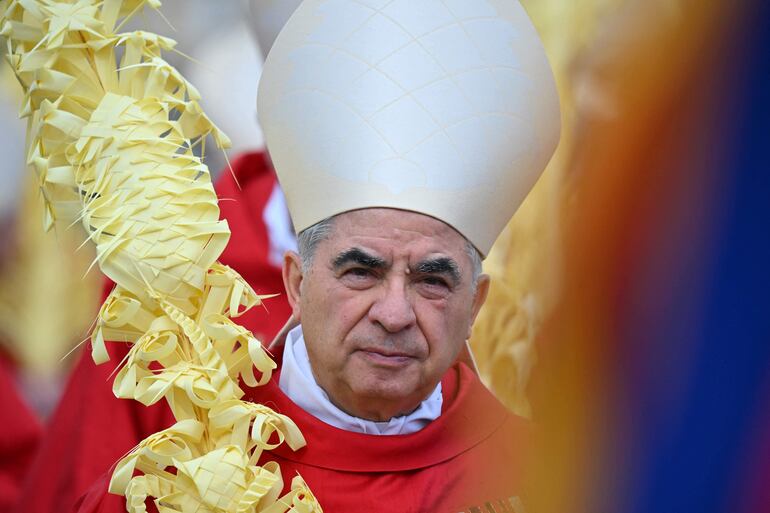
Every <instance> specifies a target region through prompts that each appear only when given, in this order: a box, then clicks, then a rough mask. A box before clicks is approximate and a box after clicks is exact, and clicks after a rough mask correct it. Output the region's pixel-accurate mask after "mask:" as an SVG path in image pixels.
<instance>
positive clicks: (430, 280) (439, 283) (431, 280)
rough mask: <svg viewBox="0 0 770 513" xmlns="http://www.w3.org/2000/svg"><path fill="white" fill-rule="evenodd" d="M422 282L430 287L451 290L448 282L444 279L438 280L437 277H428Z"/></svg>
mask: <svg viewBox="0 0 770 513" xmlns="http://www.w3.org/2000/svg"><path fill="white" fill-rule="evenodd" d="M422 282H423V283H424V284H426V285H428V286H430V287H442V288H449V285H448V284H447V282H446V281H445V280H444V279H442V278H437V277H435V276H427V277H425V278H424V279H423V280H422Z"/></svg>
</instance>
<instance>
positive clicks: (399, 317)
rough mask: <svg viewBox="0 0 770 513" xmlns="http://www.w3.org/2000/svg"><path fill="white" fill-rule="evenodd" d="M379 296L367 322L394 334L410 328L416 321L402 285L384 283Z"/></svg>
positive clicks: (370, 310)
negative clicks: (378, 325) (376, 324)
mask: <svg viewBox="0 0 770 513" xmlns="http://www.w3.org/2000/svg"><path fill="white" fill-rule="evenodd" d="M383 285H384V286H383V287H382V289H381V294H380V296H379V297H378V298H377V300H376V301H375V302H374V304H373V305H372V306H371V308H370V309H369V320H371V321H372V322H376V323H379V324H380V325H381V326H382V327H383V328H385V330H386V331H388V332H390V333H396V332H399V331H401V330H403V329H406V328H408V327H410V326H411V325H412V324H414V322H415V320H416V319H417V318H416V316H415V314H414V308H412V303H411V301H410V300H409V297H408V296H407V292H406V289H405V287H404V284H403V283H399V282H398V281H396V282H391V283H385V284H383Z"/></svg>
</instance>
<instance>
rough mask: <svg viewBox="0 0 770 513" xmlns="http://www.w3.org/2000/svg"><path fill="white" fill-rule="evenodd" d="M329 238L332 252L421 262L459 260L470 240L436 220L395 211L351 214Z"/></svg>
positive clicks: (335, 226)
mask: <svg viewBox="0 0 770 513" xmlns="http://www.w3.org/2000/svg"><path fill="white" fill-rule="evenodd" d="M333 219H334V220H333V224H332V229H331V232H330V235H329V237H328V242H329V247H328V249H329V250H330V251H332V252H333V251H344V250H346V249H349V248H350V247H359V246H360V247H361V248H362V249H368V250H370V251H373V252H376V253H378V256H380V257H384V258H388V257H399V256H401V257H403V256H409V257H411V258H415V257H416V258H422V257H424V256H428V255H446V256H453V257H455V258H456V259H458V260H459V262H458V263H462V262H465V259H463V258H461V257H460V256H461V255H463V254H465V253H467V251H466V248H467V247H468V244H469V243H468V242H467V240H466V239H465V238H464V237H463V236H462V235H460V233H459V232H457V230H455V229H454V228H452V227H451V226H450V225H448V224H447V223H445V222H443V221H441V220H439V219H436V218H434V217H431V216H428V215H425V214H420V213H417V212H411V211H408V210H399V209H393V208H366V209H360V210H352V211H348V212H344V213H342V214H339V215H337V216H335V217H334V218H333Z"/></svg>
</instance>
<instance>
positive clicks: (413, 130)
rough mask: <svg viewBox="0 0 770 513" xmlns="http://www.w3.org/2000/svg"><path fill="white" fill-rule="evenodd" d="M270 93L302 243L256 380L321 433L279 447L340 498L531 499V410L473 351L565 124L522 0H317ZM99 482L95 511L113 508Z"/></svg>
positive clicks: (348, 508) (276, 455) (256, 393)
mask: <svg viewBox="0 0 770 513" xmlns="http://www.w3.org/2000/svg"><path fill="white" fill-rule="evenodd" d="M258 111H259V116H260V123H261V125H262V127H263V130H264V132H265V137H266V141H267V145H268V148H269V149H270V152H271V156H272V159H273V162H274V164H275V169H276V172H277V174H278V178H279V180H280V182H281V185H282V187H283V189H284V192H285V194H286V200H287V204H288V207H289V210H290V212H291V215H292V220H293V222H294V227H295V229H296V231H297V232H298V233H299V240H298V243H299V251H298V253H294V252H288V253H287V254H286V255H285V257H284V262H283V280H284V285H285V287H286V292H287V296H288V300H289V303H290V306H291V309H292V319H291V321H290V323H289V325H287V328H286V330H284V331H283V335H282V336H280V337H279V338H278V339H277V340H276V341H275V342H274V343H273V344H272V346H271V348H272V350H273V353H274V355H275V356H276V358H277V360H278V361H279V372H278V377H277V378H276V379H273V380H272V381H271V382H269V383H268V384H267V385H265V386H263V387H258V388H255V389H250V390H248V391H247V394H246V397H247V398H248V399H250V400H252V401H255V402H259V403H263V404H267V405H268V406H270V407H272V408H274V409H275V410H276V411H278V412H280V413H282V414H285V415H288V416H289V417H290V418H291V419H292V420H294V422H296V424H297V426H298V427H299V428H300V430H301V431H302V433H303V434H304V436H305V438H306V440H307V445H306V446H305V447H303V448H301V449H299V450H297V451H292V450H291V449H290V448H288V447H287V446H286V445H279V446H278V447H276V448H274V449H272V450H269V451H266V452H265V453H264V454H263V456H262V458H263V460H264V461H275V462H277V463H279V464H280V467H281V470H282V472H283V474H284V476H291V475H293V474H294V473H295V472H299V473H300V474H301V475H302V476H303V478H304V479H305V481H306V482H307V484H308V485H309V487H310V489H311V490H312V491H313V493H314V494H315V496H316V497H317V499H318V501H319V502H320V504H321V505H322V506H323V508H324V509H325V510H326V511H330V512H353V511H355V512H385V511H388V512H392V511H396V512H441V511H447V512H450V511H451V512H457V511H479V512H480V511H485V512H503V511H514V512H516V513H521V512H522V511H524V509H523V508H524V506H523V501H522V498H521V495H522V490H521V477H522V473H523V471H524V470H523V469H522V463H523V462H524V461H525V453H526V450H527V447H528V443H527V431H528V426H527V424H526V423H525V422H524V421H523V420H521V419H518V418H517V417H515V416H513V415H512V414H510V413H509V412H507V411H506V410H505V408H504V407H503V406H502V405H501V404H500V403H499V402H498V401H497V400H496V399H495V398H494V397H493V396H492V394H491V393H490V392H489V391H488V390H486V388H485V387H484V386H483V385H482V384H481V383H480V381H479V379H478V377H477V376H476V375H475V373H474V372H473V371H472V370H471V369H470V368H469V367H468V366H467V365H465V364H464V363H462V362H461V361H460V360H462V358H461V355H462V354H463V351H464V349H465V347H466V340H467V338H468V337H469V335H470V332H471V328H472V325H473V320H474V318H475V316H476V314H477V313H478V312H479V309H480V308H481V306H482V304H483V303H484V299H485V296H486V293H487V290H488V287H489V277H487V276H485V275H483V274H481V259H482V257H483V256H484V255H486V253H487V252H488V251H489V249H490V247H491V246H492V243H493V242H494V240H495V238H496V237H497V235H498V234H499V232H500V230H502V228H503V227H504V226H505V224H506V223H507V221H508V220H509V219H510V217H511V216H512V215H513V213H514V212H515V210H516V208H517V207H518V205H519V204H520V203H521V201H522V200H523V198H524V197H525V196H526V194H527V193H528V191H529V189H530V188H531V186H532V185H533V184H534V182H535V180H536V179H537V177H538V176H539V174H540V172H541V171H542V169H543V168H544V167H545V165H546V163H547V161H548V159H549V158H550V156H551V154H552V152H553V150H554V148H555V146H556V142H557V140H558V132H559V110H558V100H557V95H556V90H555V86H554V83H553V77H552V75H551V71H550V68H549V66H548V63H547V60H546V58H545V55H544V52H543V49H542V46H541V45H540V42H539V39H538V37H537V34H536V32H535V30H534V28H533V27H532V25H531V23H530V21H529V19H528V18H527V15H526V13H525V12H524V10H523V8H522V7H521V6H520V5H519V4H518V3H517V2H514V1H511V0H419V1H414V0H409V1H406V0H305V1H304V2H303V3H302V4H301V5H300V6H299V8H298V9H297V11H296V12H295V13H294V14H293V16H292V18H291V19H290V20H289V22H288V24H287V25H286V27H285V28H284V29H283V31H282V32H281V33H280V34H279V36H278V39H277V40H276V42H275V45H274V46H273V48H272V50H271V52H270V54H269V56H268V59H267V61H266V63H265V67H264V70H263V75H262V79H261V83H260V90H259V105H258ZM249 327H250V328H252V329H253V327H252V326H249ZM285 481H287V482H288V481H289V480H288V479H286V480H285ZM97 488H98V489H95V490H94V491H93V492H92V493H91V494H89V495H88V496H86V497H85V499H84V500H83V501H82V511H99V510H101V511H106V510H108V509H109V508H110V507H112V506H108V501H103V500H102V498H101V497H102V496H103V485H102V487H101V488H99V487H97ZM116 499H117V498H116ZM115 503H117V502H115Z"/></svg>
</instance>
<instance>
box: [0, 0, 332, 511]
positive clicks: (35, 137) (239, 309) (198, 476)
mask: <svg viewBox="0 0 770 513" xmlns="http://www.w3.org/2000/svg"><path fill="white" fill-rule="evenodd" d="M145 6H149V7H151V8H153V9H157V8H159V7H160V2H159V1H158V0H70V1H66V0H61V1H55V0H0V31H1V32H0V33H2V35H3V36H5V37H6V39H7V45H8V51H7V60H8V62H9V63H10V65H11V67H12V68H13V70H14V72H15V74H16V77H17V78H18V80H19V82H20V83H21V85H22V87H23V89H24V102H23V105H22V109H21V115H22V116H23V117H25V118H26V119H27V122H28V131H27V149H26V156H27V162H28V163H29V164H30V165H31V166H32V167H33V168H34V169H35V171H36V173H37V177H38V180H39V186H40V190H41V192H42V196H43V198H44V202H45V205H46V217H45V226H46V228H50V227H52V226H53V225H54V224H55V223H56V222H65V223H73V222H78V221H80V222H82V224H83V226H84V227H85V229H86V231H87V233H88V237H89V239H90V240H91V241H92V242H93V244H94V245H95V247H96V255H97V257H96V261H95V263H98V265H99V267H100V268H101V270H102V271H103V272H104V274H105V275H107V276H108V277H109V278H111V279H112V280H113V281H114V282H115V283H116V284H117V286H116V287H115V289H114V290H113V291H112V293H111V294H110V295H109V297H108V298H107V300H106V301H105V303H104V305H103V306H102V308H101V311H100V313H99V317H98V322H97V325H96V327H95V329H94V332H93V334H92V347H93V351H92V354H93V358H94V361H96V362H97V363H102V362H104V361H106V360H108V359H109V356H108V353H107V351H106V348H105V340H116V341H121V342H125V343H130V344H131V349H130V351H129V354H128V357H127V358H126V361H125V362H124V364H123V366H122V368H121V370H120V372H119V373H118V375H117V377H116V379H115V383H114V387H113V389H114V392H115V394H116V395H117V396H118V397H122V398H129V399H135V400H138V401H140V402H141V403H143V404H145V405H150V404H154V403H156V402H158V401H160V400H162V399H165V400H166V401H168V404H169V405H170V407H171V410H172V412H173V413H174V415H175V417H176V419H177V423H176V424H174V425H173V426H171V427H170V428H168V429H166V430H164V431H161V432H159V433H156V434H154V435H152V436H150V437H149V438H147V439H146V440H144V441H142V442H141V443H140V444H139V445H138V446H137V447H136V448H135V449H134V450H133V451H132V452H131V453H130V454H129V455H128V456H126V457H125V458H124V459H123V460H121V461H120V462H119V463H118V465H117V467H116V470H115V472H114V474H113V478H112V481H111V483H110V491H111V492H113V493H120V494H124V495H125V496H126V499H127V509H128V511H131V512H143V511H145V500H146V499H147V498H154V499H155V504H156V505H157V507H158V510H159V511H161V512H167V511H168V512H170V511H174V512H179V511H182V512H230V511H233V512H234V511H260V512H269V513H281V512H285V511H293V512H307V513H310V512H313V511H321V508H320V506H319V505H318V503H317V501H316V500H315V498H314V497H313V495H312V493H311V492H310V491H309V490H308V489H307V487H306V485H305V484H304V482H303V481H302V479H301V478H300V477H299V476H297V477H295V478H294V479H293V481H292V487H291V491H290V492H289V493H288V494H287V495H286V496H284V497H279V495H280V492H281V490H282V488H283V480H282V478H281V472H280V469H279V467H278V465H277V464H276V463H274V462H271V463H267V464H265V465H263V466H261V467H260V466H257V462H258V460H259V457H260V455H261V454H262V451H263V450H265V449H267V448H271V447H274V446H275V445H271V444H270V440H271V439H274V438H277V439H278V440H279V443H284V442H285V443H287V444H289V446H290V447H292V448H294V449H297V448H299V447H302V446H303V445H304V443H305V440H304V438H303V437H302V434H301V433H300V432H299V430H298V429H297V427H296V425H295V424H294V423H293V422H292V421H291V420H290V419H288V418H287V417H285V416H283V415H279V414H277V413H275V412H273V411H272V410H270V409H269V408H266V407H264V406H261V405H255V404H251V403H248V402H244V401H242V400H241V397H242V396H243V391H242V390H241V389H240V387H239V379H243V380H244V382H245V383H246V384H247V385H249V386H257V385H261V384H264V383H265V382H266V381H267V380H269V379H270V375H271V372H272V370H273V369H274V368H275V364H274V363H273V361H272V360H271V359H270V358H269V356H268V355H267V354H266V353H265V351H264V350H263V348H262V345H261V344H260V343H259V341H257V340H256V339H255V338H254V336H253V335H252V334H251V333H250V332H249V331H248V330H246V329H244V328H242V327H241V326H239V325H237V324H236V323H234V322H233V321H232V320H231V318H234V317H237V316H238V315H240V314H242V313H243V312H244V311H246V310H247V309H249V308H251V307H253V306H255V305H258V304H259V303H260V302H261V300H262V299H264V297H260V296H258V295H256V293H255V292H254V291H253V290H252V288H251V287H250V286H249V285H248V284H247V283H246V282H245V281H244V280H243V279H242V278H241V277H240V276H239V275H238V274H237V273H236V272H235V271H233V270H232V269H230V268H228V267H226V266H224V265H222V264H220V263H218V262H217V258H218V257H219V255H220V254H221V253H222V251H223V249H224V247H225V245H226V244H227V241H228V238H229V235H230V232H229V229H228V226H227V223H226V222H225V221H220V220H219V207H218V205H217V198H216V196H215V194H214V190H213V187H212V184H211V177H210V175H209V171H208V169H207V167H206V166H205V165H204V164H203V163H202V161H201V158H199V157H197V156H196V155H195V153H194V147H195V146H196V145H197V144H201V145H203V143H204V140H205V138H206V137H207V136H209V135H211V136H213V138H214V140H215V142H216V143H217V145H218V146H220V147H226V146H227V145H228V140H227V138H226V137H225V136H224V135H223V134H222V133H221V132H220V131H219V130H218V129H217V128H216V127H215V126H214V124H213V123H212V122H211V121H210V120H209V119H208V118H207V117H206V115H205V114H204V113H203V112H202V111H201V109H200V106H199V104H198V100H199V97H198V93H197V92H196V91H195V89H194V88H193V87H192V86H191V85H190V84H189V83H188V82H187V81H186V80H185V79H184V78H183V77H182V76H181V75H180V74H179V73H178V72H177V71H176V69H174V68H173V67H172V66H170V65H169V64H168V63H167V62H166V61H165V60H163V57H162V51H170V50H173V48H174V44H175V43H174V41H172V40H171V39H168V38H165V37H161V36H158V35H156V34H151V33H146V32H132V33H120V27H121V25H122V24H123V23H124V22H125V21H126V20H127V19H128V18H130V17H131V16H133V15H134V14H135V13H137V12H140V11H141V10H142V9H143V8H144V7H145ZM117 55H122V57H121V60H120V66H119V67H118V63H117V60H118V57H117ZM254 368H256V370H257V373H258V376H255V374H254ZM276 435H277V436H276Z"/></svg>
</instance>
